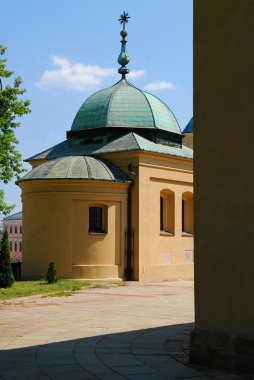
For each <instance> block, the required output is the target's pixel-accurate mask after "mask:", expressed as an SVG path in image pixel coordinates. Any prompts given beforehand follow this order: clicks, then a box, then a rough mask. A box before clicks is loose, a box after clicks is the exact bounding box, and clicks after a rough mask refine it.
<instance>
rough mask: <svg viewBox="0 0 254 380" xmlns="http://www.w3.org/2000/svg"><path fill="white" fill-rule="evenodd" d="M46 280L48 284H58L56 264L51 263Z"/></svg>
mask: <svg viewBox="0 0 254 380" xmlns="http://www.w3.org/2000/svg"><path fill="white" fill-rule="evenodd" d="M46 280H47V281H48V284H55V283H56V282H57V271H56V264H55V263H54V262H51V263H49V266H48V271H47V274H46Z"/></svg>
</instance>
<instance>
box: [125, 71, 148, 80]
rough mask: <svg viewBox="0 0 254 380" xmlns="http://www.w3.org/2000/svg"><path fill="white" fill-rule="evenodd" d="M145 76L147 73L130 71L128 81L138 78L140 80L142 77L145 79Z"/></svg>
mask: <svg viewBox="0 0 254 380" xmlns="http://www.w3.org/2000/svg"><path fill="white" fill-rule="evenodd" d="M144 75H145V71H144V70H136V71H135V70H134V71H130V72H129V74H128V75H127V79H137V78H140V77H143V76H144Z"/></svg>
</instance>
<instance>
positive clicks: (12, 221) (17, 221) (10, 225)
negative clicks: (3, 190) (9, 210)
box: [3, 211, 22, 263]
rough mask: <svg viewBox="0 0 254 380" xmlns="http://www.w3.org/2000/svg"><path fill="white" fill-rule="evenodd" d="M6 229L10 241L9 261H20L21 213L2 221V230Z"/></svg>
mask: <svg viewBox="0 0 254 380" xmlns="http://www.w3.org/2000/svg"><path fill="white" fill-rule="evenodd" d="M5 229H7V231H8V234H9V241H10V253H11V261H12V262H13V263H16V262H21V261H22V211H21V212H18V213H16V214H12V215H9V216H7V217H6V218H4V219H3V230H5Z"/></svg>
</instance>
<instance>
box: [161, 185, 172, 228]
mask: <svg viewBox="0 0 254 380" xmlns="http://www.w3.org/2000/svg"><path fill="white" fill-rule="evenodd" d="M160 231H161V232H165V233H171V234H174V233H175V193H174V192H173V191H171V190H169V189H165V190H162V191H161V192H160Z"/></svg>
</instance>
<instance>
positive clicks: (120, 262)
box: [18, 14, 193, 281]
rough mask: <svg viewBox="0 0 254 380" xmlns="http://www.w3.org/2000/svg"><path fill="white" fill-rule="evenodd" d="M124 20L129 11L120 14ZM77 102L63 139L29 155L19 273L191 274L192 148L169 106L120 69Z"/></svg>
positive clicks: (129, 276) (145, 276) (29, 275)
mask: <svg viewBox="0 0 254 380" xmlns="http://www.w3.org/2000/svg"><path fill="white" fill-rule="evenodd" d="M121 17H122V22H123V25H125V22H126V19H125V17H126V15H125V14H124V15H122V16H121ZM121 36H122V41H121V43H122V49H121V53H120V55H119V58H118V62H119V63H120V65H121V67H120V69H119V74H120V75H121V79H120V80H119V81H118V82H117V83H116V84H114V85H113V86H111V87H109V88H106V89H104V90H101V91H99V92H97V93H95V94H93V95H91V96H90V97H89V98H88V99H86V100H85V102H84V103H83V104H82V106H81V107H80V109H79V111H78V113H77V115H76V116H75V118H74V121H73V124H72V127H71V130H70V131H68V132H67V139H66V140H65V141H63V142H61V143H60V144H58V145H56V146H54V147H52V148H50V149H47V150H46V151H44V152H42V153H39V154H37V155H35V156H33V157H30V158H29V159H28V160H27V161H28V162H29V163H30V164H31V165H32V168H33V169H32V171H31V172H30V173H28V174H27V175H26V176H25V177H24V178H22V179H21V180H20V181H19V182H18V184H19V186H20V187H21V189H22V202H23V225H24V234H23V241H24V252H23V256H24V257H23V259H24V260H23V267H22V273H23V276H24V277H26V278H41V277H42V276H43V275H44V274H45V271H46V268H47V265H48V263H49V262H50V261H55V262H56V265H57V268H58V272H59V276H60V277H62V278H87V279H101V278H108V279H109V278H114V279H115V278H127V279H133V280H139V281H145V280H167V279H178V278H184V279H190V278H193V163H192V156H193V153H192V149H190V148H188V147H186V146H184V145H183V144H182V138H183V135H182V134H181V130H180V127H179V124H178V122H177V120H176V119H175V117H174V115H173V113H172V112H171V110H170V109H169V108H168V107H167V105H166V104H164V103H163V102H162V101H160V100H159V99H158V98H157V97H155V96H153V95H151V94H149V93H146V92H144V91H141V90H140V89H138V88H136V87H135V86H133V85H132V84H131V83H130V82H129V81H128V80H127V79H126V76H127V74H128V72H129V70H128V69H127V67H126V65H127V64H128V62H129V57H128V54H127V51H126V40H125V37H126V36H127V32H126V30H125V27H124V28H123V30H122V31H121Z"/></svg>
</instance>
